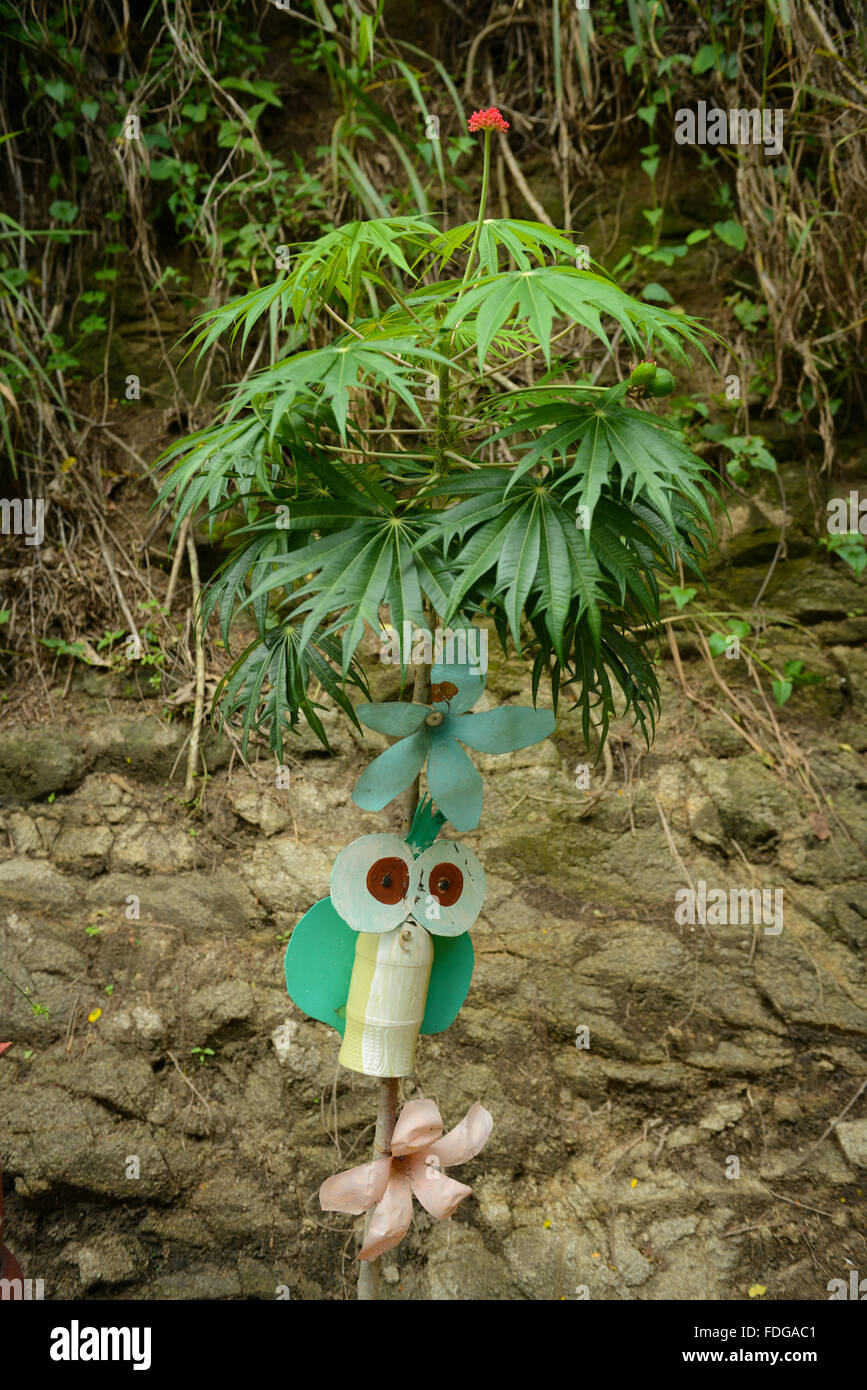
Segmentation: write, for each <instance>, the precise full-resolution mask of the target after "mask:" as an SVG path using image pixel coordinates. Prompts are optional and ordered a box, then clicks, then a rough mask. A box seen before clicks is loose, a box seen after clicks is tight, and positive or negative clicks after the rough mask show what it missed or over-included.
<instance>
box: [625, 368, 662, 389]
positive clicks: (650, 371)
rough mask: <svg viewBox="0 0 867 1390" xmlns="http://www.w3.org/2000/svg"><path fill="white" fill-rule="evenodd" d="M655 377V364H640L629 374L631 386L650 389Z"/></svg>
mask: <svg viewBox="0 0 867 1390" xmlns="http://www.w3.org/2000/svg"><path fill="white" fill-rule="evenodd" d="M655 376H656V363H655V362H639V364H638V366H637V367H633V368H632V371H631V372H630V374H629V385H630V386H645V387H649V386H650V384H651V382H652V381H653V379H654V377H655Z"/></svg>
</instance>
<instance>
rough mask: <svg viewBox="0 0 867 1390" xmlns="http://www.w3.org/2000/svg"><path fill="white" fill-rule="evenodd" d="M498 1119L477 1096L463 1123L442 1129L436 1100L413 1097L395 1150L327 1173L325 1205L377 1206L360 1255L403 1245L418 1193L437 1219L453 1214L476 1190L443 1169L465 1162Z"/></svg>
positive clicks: (357, 1210) (353, 1209)
mask: <svg viewBox="0 0 867 1390" xmlns="http://www.w3.org/2000/svg"><path fill="white" fill-rule="evenodd" d="M493 1126H494V1122H493V1120H492V1118H491V1116H490V1114H489V1113H488V1111H487V1110H486V1109H485V1108H484V1106H483V1105H479V1102H478V1101H476V1103H475V1105H472V1106H470V1109H469V1110H468V1111H467V1113H466V1115H465V1116H464V1118H463V1119H462V1120H461V1122H460V1124H457V1125H455V1127H454V1129H452V1130H450V1131H449V1133H448V1134H446V1135H444V1134H443V1121H442V1116H441V1115H440V1112H439V1110H438V1109H437V1107H436V1105H435V1104H434V1102H433V1101H432V1100H408V1101H407V1103H406V1105H405V1106H404V1107H403V1110H402V1111H401V1113H400V1118H399V1120H398V1122H397V1124H396V1125H395V1127H394V1134H393V1135H392V1139H391V1151H390V1153H389V1154H387V1155H386V1156H385V1157H383V1158H376V1159H374V1161H373V1162H372V1163H363V1164H361V1166H360V1167H358V1168H348V1169H347V1170H346V1172H344V1173H335V1175H334V1177H333V1178H327V1179H326V1181H325V1182H324V1183H323V1184H322V1186H321V1187H320V1189H319V1205H320V1206H321V1207H322V1210H323V1211H345V1212H350V1213H351V1214H352V1215H353V1216H360V1215H361V1213H362V1212H363V1211H370V1208H371V1207H373V1208H375V1210H374V1213H373V1217H372V1219H371V1222H370V1226H369V1228H368V1231H367V1235H366V1237H365V1240H364V1244H363V1245H362V1247H361V1250H360V1251H359V1253H358V1257H357V1258H358V1259H359V1260H375V1259H377V1258H378V1257H379V1256H380V1255H382V1254H384V1252H385V1251H386V1250H391V1249H393V1247H394V1246H395V1245H399V1244H400V1242H401V1241H402V1240H403V1238H404V1236H405V1235H406V1233H407V1231H408V1230H409V1227H410V1222H411V1221H412V1199H413V1196H415V1197H416V1198H417V1199H418V1201H419V1202H421V1204H422V1206H423V1207H424V1208H425V1209H426V1210H427V1211H429V1212H430V1214H431V1216H433V1217H434V1219H435V1220H437V1221H441V1220H442V1218H443V1217H444V1216H451V1214H452V1212H453V1211H454V1210H455V1208H456V1207H457V1206H458V1204H459V1203H460V1202H462V1201H463V1200H464V1198H465V1197H468V1196H469V1194H470V1193H471V1192H472V1190H473V1189H472V1188H471V1187H466V1186H465V1184H464V1183H462V1182H456V1181H455V1179H454V1178H450V1177H448V1176H447V1174H446V1173H444V1172H443V1171H442V1170H443V1169H444V1168H452V1167H454V1165H455V1164H457V1163H466V1162H467V1160H468V1159H471V1158H475V1156H476V1154H477V1153H478V1152H479V1151H480V1149H482V1148H483V1147H484V1145H485V1144H486V1143H487V1140H488V1137H489V1135H490V1133H491V1130H492V1129H493Z"/></svg>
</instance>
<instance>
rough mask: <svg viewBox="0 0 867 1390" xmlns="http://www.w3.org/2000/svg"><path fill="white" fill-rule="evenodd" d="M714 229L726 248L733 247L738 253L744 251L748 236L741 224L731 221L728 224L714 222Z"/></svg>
mask: <svg viewBox="0 0 867 1390" xmlns="http://www.w3.org/2000/svg"><path fill="white" fill-rule="evenodd" d="M713 229H714V231H715V232H716V234H717V236H718V237H719V239H720V241H724V242H725V244H726V246H733V247H734V248H735V250H736V251H743V249H744V247H745V246H746V244H747V234H746V232H745V231H744V229H743V227H742V226H741V225H740V223H739V222H734V221H733V220H732V219H729V220H728V221H727V222H714V224H713Z"/></svg>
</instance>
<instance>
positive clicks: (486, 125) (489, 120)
mask: <svg viewBox="0 0 867 1390" xmlns="http://www.w3.org/2000/svg"><path fill="white" fill-rule="evenodd" d="M467 129H468V130H469V132H470V134H471V135H475V133H476V131H477V130H508V129H509V122H508V121H504V120H503V117H502V115H501V114H500V112H499V111H498V110H497V108H496V106H491V107H489V108H488V110H487V111H474V112H473V114H472V115H471V116H470V119H469V120H468V121H467Z"/></svg>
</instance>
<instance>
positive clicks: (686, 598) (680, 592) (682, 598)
mask: <svg viewBox="0 0 867 1390" xmlns="http://www.w3.org/2000/svg"><path fill="white" fill-rule="evenodd" d="M697 593H698V589H679V588H675V587H672V588H670V589H669V591H668V594H667V595H666V597H667V598H670V599H671V600H672V601H673V602H674V604H675V606H676V608H677V611H678V612H681V610H682V609H684V608H685V607H686V605H687V604H688V603H692V600H693V599H694V598H695V596H696V594H697Z"/></svg>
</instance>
